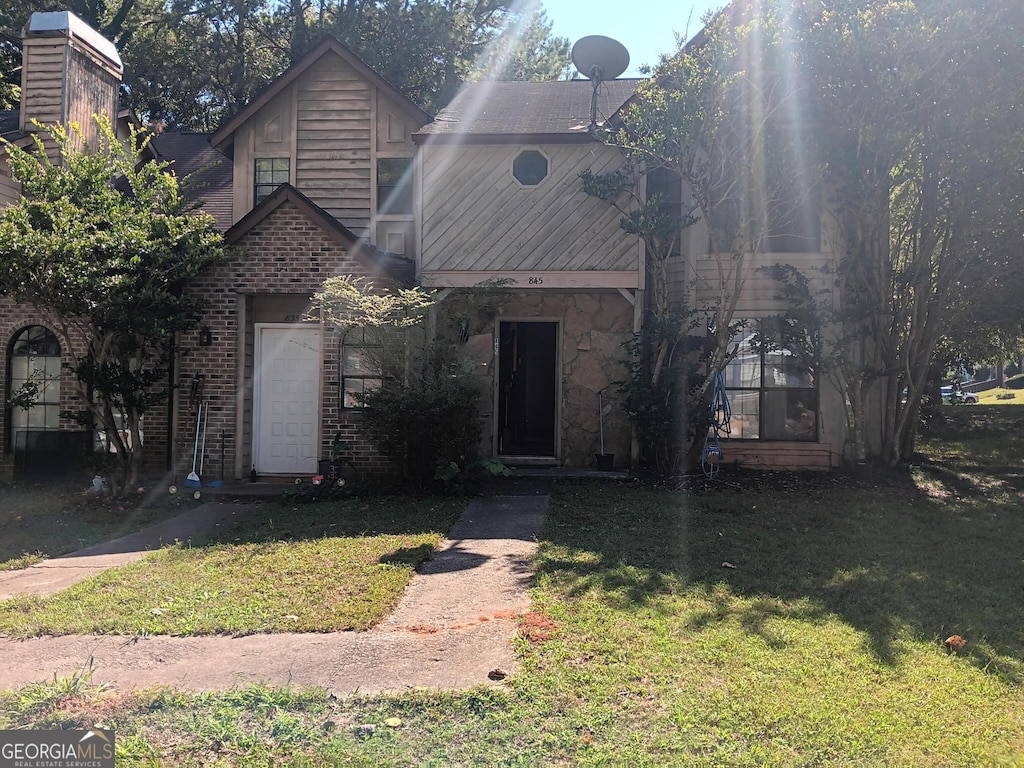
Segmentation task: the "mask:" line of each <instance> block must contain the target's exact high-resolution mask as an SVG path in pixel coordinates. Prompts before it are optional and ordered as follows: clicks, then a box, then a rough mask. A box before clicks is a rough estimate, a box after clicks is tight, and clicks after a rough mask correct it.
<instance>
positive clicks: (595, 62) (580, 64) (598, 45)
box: [572, 35, 629, 80]
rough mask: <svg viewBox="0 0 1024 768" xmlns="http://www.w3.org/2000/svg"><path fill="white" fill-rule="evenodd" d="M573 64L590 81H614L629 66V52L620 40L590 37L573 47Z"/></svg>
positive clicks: (582, 39)
mask: <svg viewBox="0 0 1024 768" xmlns="http://www.w3.org/2000/svg"><path fill="white" fill-rule="evenodd" d="M572 63H573V64H575V65H576V69H578V70H579V71H580V74H581V75H583V76H584V77H585V78H587V79H588V80H614V79H615V78H616V77H618V76H619V75H621V74H622V73H623V72H625V71H626V67H628V66H629V51H627V50H626V46H624V45H623V44H622V43H620V42H619V41H618V40H612V38H610V37H605V36H604V35H589V36H587V37H581V38H580V39H579V40H577V41H576V45H574V46H573V47H572Z"/></svg>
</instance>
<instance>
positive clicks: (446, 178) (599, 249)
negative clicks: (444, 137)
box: [420, 144, 640, 272]
mask: <svg viewBox="0 0 1024 768" xmlns="http://www.w3.org/2000/svg"><path fill="white" fill-rule="evenodd" d="M524 150H536V151H540V152H541V153H543V154H544V155H545V156H546V157H547V159H548V175H547V177H546V178H545V179H544V180H543V181H542V182H541V183H540V184H538V185H536V186H532V187H524V186H522V185H521V184H519V183H518V182H517V181H516V180H515V179H514V178H513V176H512V161H513V160H514V159H515V157H516V156H517V155H518V154H519V153H520V152H522V151H524ZM421 151H422V153H423V154H422V158H423V162H422V168H423V181H422V190H423V192H422V196H423V197H422V199H423V207H422V211H423V214H422V225H421V226H422V228H421V239H420V248H421V251H420V252H421V254H422V261H421V264H422V271H423V272H435V271H455V270H474V271H487V272H502V271H514V270H520V271H524V270H531V271H540V270H566V271H592V270H636V269H637V268H638V264H639V253H640V249H639V243H638V239H637V237H636V236H635V235H628V234H626V233H625V232H624V231H622V229H621V228H620V227H619V219H620V214H619V213H618V212H617V211H616V210H615V209H614V208H612V207H611V206H610V205H609V204H608V203H606V202H604V201H602V200H598V199H596V198H592V197H589V196H588V195H587V194H586V193H585V192H584V191H583V187H582V185H581V183H580V179H579V174H580V172H581V171H583V170H584V169H587V168H589V169H591V170H592V171H593V172H594V173H608V172H610V171H613V170H615V169H616V168H618V167H619V166H621V164H622V159H621V156H620V155H619V154H618V152H617V151H615V150H614V149H611V148H608V147H600V146H596V145H582V146H581V145H572V144H563V145H544V146H516V145H454V146H452V145H445V146H432V147H431V146H428V147H425V148H423V149H422V150H421Z"/></svg>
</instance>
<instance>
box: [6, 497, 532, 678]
mask: <svg viewBox="0 0 1024 768" xmlns="http://www.w3.org/2000/svg"><path fill="white" fill-rule="evenodd" d="M209 506H215V505H204V507H209ZM216 506H224V507H228V506H230V507H233V508H234V510H236V513H237V512H238V511H240V510H241V509H244V507H241V506H239V505H216ZM547 506H548V496H547V495H546V493H544V494H535V495H520V496H496V497H493V498H489V499H481V500H477V501H473V502H471V503H470V504H469V506H468V508H467V509H466V511H465V513H463V515H462V517H461V518H460V519H459V521H458V522H457V523H456V525H455V527H454V528H453V529H452V531H451V533H450V534H449V536H450V538H449V539H448V540H447V541H446V542H445V543H444V544H443V545H442V547H441V549H440V550H439V552H438V553H437V554H436V555H435V556H434V558H433V559H431V560H429V561H427V562H426V563H425V564H424V566H423V568H422V569H421V572H420V573H418V574H416V575H415V576H414V577H413V580H412V582H411V583H410V584H409V586H408V587H407V589H406V591H405V594H404V596H403V598H402V600H401V601H400V603H399V605H398V607H397V609H396V610H395V612H394V613H393V614H392V615H391V616H389V617H388V618H387V619H386V620H385V621H383V622H382V623H381V624H380V625H378V626H377V627H375V628H374V629H372V630H370V631H369V632H338V633H329V634H319V635H316V634H266V635H250V636H246V637H224V636H217V637H166V636H145V637H121V636H109V635H108V636H96V635H75V636H69V637H45V638H37V639H29V640H12V639H7V638H5V639H0V658H3V660H4V664H3V666H2V668H0V689H12V688H19V687H22V686H24V685H27V684H28V683H32V682H37V681H44V680H50V679H53V677H54V675H56V676H57V677H58V678H60V677H65V676H69V675H71V674H73V673H74V672H75V671H76V670H81V669H83V668H84V667H86V666H87V665H88V664H89V662H90V660H91V661H92V666H93V670H94V672H93V676H92V680H93V681H94V682H106V683H111V684H113V685H114V686H116V687H117V688H120V689H131V688H137V687H149V686H154V685H170V686H174V687H176V688H179V689H181V690H189V691H210V690H223V689H227V688H232V687H235V686H239V685H244V684H246V683H263V684H269V685H297V686H305V685H316V686H322V687H323V688H326V689H328V690H330V691H332V692H334V693H336V694H339V695H341V694H350V693H377V692H382V691H399V692H400V691H404V690H408V689H410V688H414V687H427V688H435V689H446V690H460V689H467V688H471V687H474V686H476V685H481V684H488V673H489V672H490V671H491V670H493V669H499V668H500V669H502V670H504V671H505V672H507V673H512V672H514V671H515V670H516V669H517V661H516V658H515V654H514V653H513V651H512V646H511V642H510V641H511V638H512V637H513V635H514V634H515V630H516V618H517V617H518V616H519V615H521V614H522V613H525V612H526V611H528V610H529V605H530V603H529V596H528V594H527V586H528V583H529V579H530V575H531V571H530V561H531V558H532V557H533V555H534V553H535V552H536V548H537V536H538V534H539V531H540V527H541V524H542V522H543V519H544V515H545V513H546V511H547ZM199 509H201V508H199ZM197 511H198V509H197V510H193V512H197ZM225 514H227V512H225ZM122 547H123V545H122ZM127 554H139V556H140V557H141V553H125V552H116V553H112V554H111V553H103V552H98V553H96V554H95V555H90V556H89V557H93V556H95V557H109V556H115V557H118V556H121V555H127ZM97 562H98V561H97Z"/></svg>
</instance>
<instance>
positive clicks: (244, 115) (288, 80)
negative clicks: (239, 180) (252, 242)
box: [210, 37, 431, 152]
mask: <svg viewBox="0 0 1024 768" xmlns="http://www.w3.org/2000/svg"><path fill="white" fill-rule="evenodd" d="M328 55H334V56H338V57H339V58H341V59H342V60H343V61H344V62H345V63H346V64H348V65H349V66H351V67H352V68H353V69H354V70H356V72H358V73H359V75H360V76H362V77H363V78H365V79H366V80H367V81H368V82H369V83H371V84H372V85H373V86H375V87H376V88H377V89H379V90H380V91H382V92H383V93H385V94H386V95H387V96H388V97H389V98H391V100H392V101H394V102H395V103H396V104H397V105H398V106H399V107H400V108H402V109H404V110H405V112H406V113H407V114H408V115H409V116H410V117H412V118H413V119H415V120H418V121H419V122H420V124H421V125H422V124H424V123H429V122H430V120H431V116H430V113H428V112H426V111H425V110H423V109H422V108H420V107H419V106H417V105H416V104H415V103H414V102H413V101H412V100H411V99H409V98H408V97H407V96H405V94H403V93H402V92H401V91H399V90H398V89H397V88H396V87H395V86H394V85H392V84H391V83H390V82H388V81H387V80H385V79H384V78H383V77H382V76H381V75H380V74H378V73H377V71H376V70H374V69H373V68H372V67H371V66H370V65H369V64H367V63H366V62H365V61H363V60H362V59H361V58H359V57H358V56H357V55H356V54H355V53H354V52H353V51H352V49H350V48H349V47H348V46H346V45H345V44H344V43H342V42H340V41H339V40H338V39H337V38H334V37H325V38H324V39H323V40H321V41H320V42H319V43H318V44H317V45H316V46H314V47H313V48H312V49H311V50H310V51H309V52H308V53H307V54H306V55H305V56H303V57H302V58H301V59H299V60H298V61H297V62H295V63H294V64H292V65H291V66H290V67H289V68H288V69H286V70H285V71H284V72H283V73H282V74H281V76H280V77H278V78H277V79H276V80H274V82H272V83H271V84H270V85H268V86H267V87H266V88H264V89H263V90H262V91H261V92H260V93H259V94H257V95H256V97H255V98H253V99H252V101H250V102H249V103H248V104H246V105H245V108H244V109H242V111H241V112H239V113H238V114H236V115H234V116H233V117H231V118H230V119H229V120H228V121H227V122H226V123H225V124H224V125H222V126H221V127H220V128H218V129H217V130H216V131H215V132H214V134H213V135H212V136H211V137H210V144H212V145H213V146H214V147H215V148H216V149H218V150H220V151H221V152H230V151H231V144H232V142H233V141H234V134H235V131H237V130H238V129H239V128H240V127H241V126H242V125H243V124H244V123H245V122H246V121H247V120H249V119H250V118H251V117H252V116H253V115H255V114H256V113H257V112H258V111H259V110H260V109H261V108H262V107H263V106H265V105H266V104H267V103H269V102H270V101H271V100H272V99H274V98H275V97H276V96H277V95H278V94H280V93H281V92H282V91H284V90H285V89H286V88H288V87H289V86H290V85H291V84H292V83H294V82H295V81H296V80H298V79H299V78H300V77H301V76H302V75H303V74H304V73H305V72H306V71H308V70H309V68H310V67H312V66H313V65H314V64H315V63H316V62H318V61H319V60H320V59H321V58H323V57H324V56H328Z"/></svg>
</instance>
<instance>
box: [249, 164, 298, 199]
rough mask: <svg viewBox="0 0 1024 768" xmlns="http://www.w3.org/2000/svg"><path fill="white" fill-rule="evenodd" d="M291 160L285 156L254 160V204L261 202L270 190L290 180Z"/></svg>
mask: <svg viewBox="0 0 1024 768" xmlns="http://www.w3.org/2000/svg"><path fill="white" fill-rule="evenodd" d="M290 171H291V161H290V160H289V159H288V158H287V157H262V158H259V159H258V160H256V195H255V205H259V204H260V203H262V202H263V201H264V200H265V199H266V198H267V197H268V196H269V195H270V193H271V192H273V191H274V190H275V189H277V188H278V187H279V186H281V185H282V184H287V183H288V182H289V181H291V178H290V175H289V174H290Z"/></svg>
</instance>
